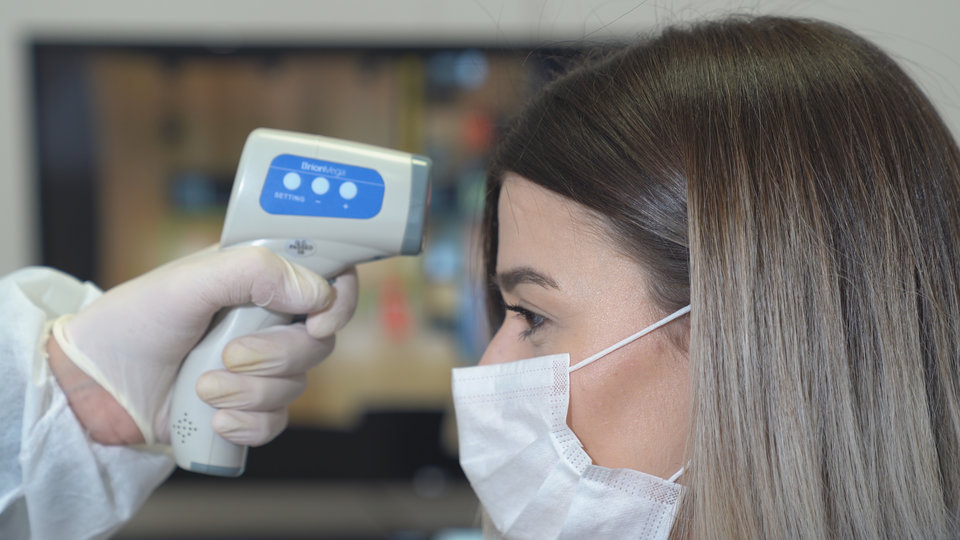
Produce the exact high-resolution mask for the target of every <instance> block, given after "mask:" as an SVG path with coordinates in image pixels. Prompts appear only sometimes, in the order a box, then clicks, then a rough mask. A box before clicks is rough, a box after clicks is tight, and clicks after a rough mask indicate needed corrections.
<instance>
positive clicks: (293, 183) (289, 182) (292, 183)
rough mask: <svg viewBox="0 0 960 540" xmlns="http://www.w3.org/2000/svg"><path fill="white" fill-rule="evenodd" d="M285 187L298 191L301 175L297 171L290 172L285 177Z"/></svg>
mask: <svg viewBox="0 0 960 540" xmlns="http://www.w3.org/2000/svg"><path fill="white" fill-rule="evenodd" d="M283 187H285V188H287V189H289V190H290V191H296V190H297V188H298V187H300V175H299V174H297V173H295V172H288V173H287V174H286V175H284V177H283Z"/></svg>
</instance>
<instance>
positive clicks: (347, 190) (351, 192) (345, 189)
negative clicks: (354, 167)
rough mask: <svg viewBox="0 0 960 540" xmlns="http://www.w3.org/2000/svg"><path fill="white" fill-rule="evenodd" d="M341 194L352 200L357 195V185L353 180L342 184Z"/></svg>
mask: <svg viewBox="0 0 960 540" xmlns="http://www.w3.org/2000/svg"><path fill="white" fill-rule="evenodd" d="M340 196H341V197H343V198H344V199H346V200H348V201H349V200H351V199H353V198H354V197H356V196H357V185H356V184H354V183H353V182H344V183H342V184H340Z"/></svg>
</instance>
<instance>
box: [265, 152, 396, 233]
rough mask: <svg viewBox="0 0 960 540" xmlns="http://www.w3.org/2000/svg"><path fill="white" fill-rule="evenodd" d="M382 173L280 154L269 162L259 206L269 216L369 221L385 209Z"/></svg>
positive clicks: (353, 166)
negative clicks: (381, 209)
mask: <svg viewBox="0 0 960 540" xmlns="http://www.w3.org/2000/svg"><path fill="white" fill-rule="evenodd" d="M383 193H384V184H383V177H382V176H380V173H378V172H377V171H375V170H373V169H368V168H366V167H357V166H356V165H345V164H343V163H333V162H331V161H323V160H319V159H312V158H306V157H301V156H294V155H291V154H280V155H279V156H277V157H275V158H273V161H272V162H270V169H269V170H268V171H267V179H266V181H264V183H263V191H262V192H261V193H260V206H261V207H262V208H263V209H264V210H266V211H267V212H268V213H270V214H281V215H289V216H316V217H332V218H350V219H370V218H372V217H374V216H376V215H377V214H379V213H380V208H382V207H383Z"/></svg>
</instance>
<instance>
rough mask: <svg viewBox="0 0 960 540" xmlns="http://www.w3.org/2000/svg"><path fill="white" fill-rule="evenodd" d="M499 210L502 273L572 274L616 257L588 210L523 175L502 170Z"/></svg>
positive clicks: (498, 270)
mask: <svg viewBox="0 0 960 540" xmlns="http://www.w3.org/2000/svg"><path fill="white" fill-rule="evenodd" d="M497 214H498V219H499V226H498V247H497V272H498V273H501V272H504V271H509V270H510V269H512V268H519V267H533V268H537V269H539V270H544V271H549V272H550V273H551V275H555V276H557V277H560V276H562V275H564V274H566V275H568V276H569V277H571V278H574V277H575V276H576V274H577V272H581V271H585V270H586V269H587V268H589V267H591V266H593V264H595V263H596V262H598V261H609V260H611V258H612V257H618V255H617V254H616V253H615V249H614V246H613V244H612V242H611V241H610V238H609V235H607V234H603V233H602V231H603V230H604V229H605V228H604V226H603V225H602V224H601V223H600V220H599V218H597V217H596V216H595V215H594V214H593V213H592V212H590V210H588V209H587V208H586V207H584V206H582V205H580V204H577V203H575V202H574V201H572V200H570V199H568V198H566V197H563V196H561V195H559V194H557V193H554V192H552V191H550V190H548V189H546V188H544V187H541V186H539V185H537V184H535V183H533V182H531V181H529V180H527V179H525V178H523V177H521V176H519V175H516V174H511V173H508V174H507V175H505V176H504V181H503V186H502V188H501V191H500V200H499V204H498V209H497ZM561 279H562V278H561Z"/></svg>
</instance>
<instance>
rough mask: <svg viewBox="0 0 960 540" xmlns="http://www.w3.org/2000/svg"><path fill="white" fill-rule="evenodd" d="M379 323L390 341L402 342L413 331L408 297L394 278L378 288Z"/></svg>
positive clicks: (391, 277)
mask: <svg viewBox="0 0 960 540" xmlns="http://www.w3.org/2000/svg"><path fill="white" fill-rule="evenodd" d="M380 322H381V324H382V325H383V330H384V334H386V336H387V339H389V340H390V341H404V340H405V339H407V338H409V337H410V334H411V331H412V329H413V315H412V313H411V310H410V302H409V301H408V295H407V292H406V290H404V287H403V284H402V283H401V282H400V279H399V278H398V277H396V276H390V277H388V278H387V279H385V280H384V281H383V285H382V286H381V288H380Z"/></svg>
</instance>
